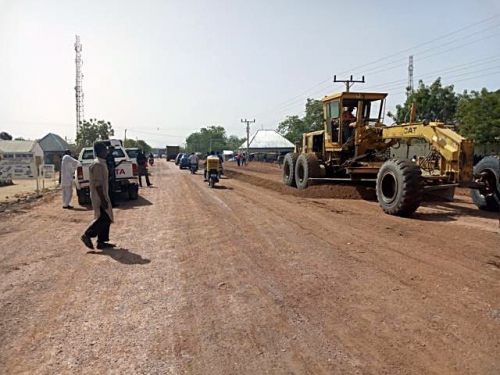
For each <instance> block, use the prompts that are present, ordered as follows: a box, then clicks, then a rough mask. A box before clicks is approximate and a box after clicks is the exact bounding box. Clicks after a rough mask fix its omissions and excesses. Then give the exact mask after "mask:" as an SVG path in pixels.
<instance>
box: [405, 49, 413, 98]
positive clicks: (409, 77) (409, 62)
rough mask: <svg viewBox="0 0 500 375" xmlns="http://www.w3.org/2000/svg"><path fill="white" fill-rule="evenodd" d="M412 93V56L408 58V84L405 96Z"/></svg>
mask: <svg viewBox="0 0 500 375" xmlns="http://www.w3.org/2000/svg"><path fill="white" fill-rule="evenodd" d="M412 93H413V56H410V58H409V60H408V86H407V91H406V97H407V98H408V97H409V96H410V95H411V94H412Z"/></svg>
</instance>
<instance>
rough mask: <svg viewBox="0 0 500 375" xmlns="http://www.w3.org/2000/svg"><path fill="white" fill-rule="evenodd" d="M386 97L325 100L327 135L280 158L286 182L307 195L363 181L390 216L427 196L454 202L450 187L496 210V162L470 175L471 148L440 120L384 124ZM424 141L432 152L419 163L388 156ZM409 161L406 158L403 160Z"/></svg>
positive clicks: (307, 139) (346, 95)
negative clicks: (325, 186) (316, 187)
mask: <svg viewBox="0 0 500 375" xmlns="http://www.w3.org/2000/svg"><path fill="white" fill-rule="evenodd" d="M386 97H387V94H385V93H368V92H341V93H338V94H334V95H330V96H326V97H324V98H323V100H322V101H323V121H324V129H323V130H320V131H315V132H311V133H306V134H304V135H303V139H302V144H299V143H298V142H297V143H296V145H295V150H294V152H291V153H288V154H287V155H286V156H285V158H284V160H283V169H282V170H283V182H284V184H286V185H288V186H292V187H297V188H299V189H305V188H307V187H308V186H310V185H311V184H317V183H326V182H332V181H334V182H335V181H339V182H368V183H374V184H375V186H376V193H377V199H378V202H379V204H380V206H381V207H382V209H383V210H384V211H385V212H386V213H388V214H390V215H398V216H409V215H411V214H412V213H413V212H415V211H416V210H417V208H418V207H419V206H420V203H421V202H422V198H423V195H424V192H430V193H432V194H435V195H441V196H442V197H445V198H447V199H448V200H451V199H453V195H454V193H455V187H457V186H462V187H469V188H473V189H472V190H471V196H472V199H473V200H474V203H475V204H476V205H477V206H478V207H479V208H480V209H484V210H490V211H493V210H498V209H499V203H500V196H499V193H498V191H499V189H500V181H499V160H498V158H496V157H488V158H485V159H483V160H482V161H481V162H480V163H479V164H478V165H477V166H476V167H475V168H474V170H473V158H474V142H472V141H468V140H466V139H465V138H463V137H462V136H460V135H459V134H457V133H456V132H455V131H453V130H452V129H451V128H449V127H448V126H446V125H445V124H443V123H440V122H429V121H423V122H415V121H414V118H415V109H416V108H415V107H412V110H411V115H410V122H408V123H405V124H401V125H394V126H386V125H384V124H383V123H382V117H383V113H384V110H385V100H386ZM415 139H423V140H425V142H427V143H428V144H429V145H430V147H429V149H430V151H429V152H428V154H427V155H425V156H420V157H419V158H418V159H416V160H413V161H412V160H409V159H407V158H406V159H403V158H395V157H391V148H398V147H404V146H409V145H411V143H412V141H413V140H415ZM407 157H408V155H407Z"/></svg>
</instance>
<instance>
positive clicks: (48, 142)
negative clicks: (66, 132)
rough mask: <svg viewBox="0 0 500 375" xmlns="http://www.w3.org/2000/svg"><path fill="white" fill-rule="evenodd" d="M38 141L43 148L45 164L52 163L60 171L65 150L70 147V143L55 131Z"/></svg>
mask: <svg viewBox="0 0 500 375" xmlns="http://www.w3.org/2000/svg"><path fill="white" fill-rule="evenodd" d="M38 143H39V144H40V147H41V148H42V150H43V158H44V161H43V162H44V164H52V165H54V166H55V170H56V171H59V170H60V169H61V160H62V157H63V156H64V152H65V151H66V150H69V149H70V146H69V145H68V143H67V142H66V141H65V140H64V139H62V138H61V137H60V136H58V135H57V134H54V133H48V134H47V135H46V136H45V137H43V138H41V139H40V140H39V141H38Z"/></svg>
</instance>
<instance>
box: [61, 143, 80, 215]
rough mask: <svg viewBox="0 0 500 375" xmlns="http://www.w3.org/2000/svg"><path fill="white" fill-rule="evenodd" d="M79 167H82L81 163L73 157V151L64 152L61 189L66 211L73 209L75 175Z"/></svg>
mask: <svg viewBox="0 0 500 375" xmlns="http://www.w3.org/2000/svg"><path fill="white" fill-rule="evenodd" d="M79 165H81V164H80V162H79V161H78V160H76V159H73V157H72V156H71V151H69V150H66V151H64V156H63V157H62V160H61V188H62V201H63V208H64V209H65V210H71V209H73V206H71V205H70V203H71V198H72V197H73V174H74V169H75V168H76V167H77V166H79Z"/></svg>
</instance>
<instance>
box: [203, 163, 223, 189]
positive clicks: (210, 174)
mask: <svg viewBox="0 0 500 375" xmlns="http://www.w3.org/2000/svg"><path fill="white" fill-rule="evenodd" d="M206 168H207V180H208V186H210V187H211V188H214V187H215V184H216V183H217V182H219V173H220V163H219V158H217V157H210V156H209V157H207V165H206Z"/></svg>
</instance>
